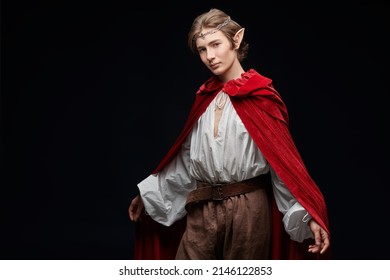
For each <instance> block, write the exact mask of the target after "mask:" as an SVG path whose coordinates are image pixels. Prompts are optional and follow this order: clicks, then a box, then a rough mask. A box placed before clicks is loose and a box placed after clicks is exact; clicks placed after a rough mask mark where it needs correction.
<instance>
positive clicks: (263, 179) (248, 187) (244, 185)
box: [186, 175, 270, 209]
mask: <svg viewBox="0 0 390 280" xmlns="http://www.w3.org/2000/svg"><path fill="white" fill-rule="evenodd" d="M269 182H270V181H269V176H267V175H260V176H257V177H254V178H251V179H248V180H244V181H241V182H235V183H227V184H209V183H205V182H198V188H197V189H195V190H193V191H192V192H190V193H189V195H188V197H187V202H186V209H187V208H188V207H189V205H190V204H193V203H197V202H201V201H205V200H224V199H227V198H228V197H231V196H235V195H240V194H244V193H248V192H251V191H254V190H257V189H260V188H262V187H265V186H267V184H268V183H269Z"/></svg>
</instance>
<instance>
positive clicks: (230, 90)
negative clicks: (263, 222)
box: [134, 69, 330, 259]
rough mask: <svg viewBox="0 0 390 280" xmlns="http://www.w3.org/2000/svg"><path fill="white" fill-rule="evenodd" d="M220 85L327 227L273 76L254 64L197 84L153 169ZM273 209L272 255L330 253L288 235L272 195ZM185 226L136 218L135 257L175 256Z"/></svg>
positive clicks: (176, 148) (267, 153)
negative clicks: (311, 249)
mask: <svg viewBox="0 0 390 280" xmlns="http://www.w3.org/2000/svg"><path fill="white" fill-rule="evenodd" d="M221 90H223V91H224V92H226V93H227V94H229V96H230V99H231V102H232V104H233V106H234V108H235V110H236V111H237V114H238V116H239V117H240V118H241V120H242V122H243V123H244V125H245V127H246V128H247V130H248V132H249V134H250V135H251V137H252V138H253V139H254V141H255V143H256V144H257V145H258V147H259V148H260V150H261V152H262V153H263V155H264V157H265V158H266V159H267V161H268V162H269V163H270V164H271V166H272V167H273V169H274V170H275V172H276V173H277V174H278V176H279V177H280V179H281V180H282V181H283V182H284V183H285V185H286V186H287V187H288V188H289V190H290V192H291V193H292V194H293V195H294V196H295V198H296V199H297V200H298V201H299V202H300V203H301V205H302V206H303V207H304V208H305V209H306V210H307V211H308V212H309V213H310V215H311V216H312V217H313V218H314V219H315V220H316V221H317V222H318V224H319V225H320V226H322V227H323V228H324V229H325V230H326V231H327V232H328V233H329V222H328V216H327V209H326V204H325V200H324V198H323V196H322V193H321V192H320V190H319V188H318V187H317V185H316V184H315V182H314V181H313V179H312V178H311V177H310V175H309V174H308V171H307V169H306V167H305V165H304V163H303V160H302V159H301V157H300V154H299V152H298V150H297V147H296V146H295V144H294V141H293V139H292V136H291V134H290V132H289V130H288V122H289V120H288V113H287V108H286V106H285V104H284V102H283V101H282V99H281V97H280V95H279V93H278V92H277V91H276V90H275V89H274V87H273V85H272V80H271V79H269V78H267V77H264V76H262V75H260V74H259V73H258V72H256V71H255V70H254V69H250V70H249V71H247V72H246V73H244V74H243V75H242V77H241V78H240V79H237V80H231V81H229V82H227V83H226V84H222V83H221V82H220V81H219V80H218V78H217V77H215V76H212V77H211V78H210V79H208V80H207V81H206V82H205V83H204V84H203V85H202V86H201V87H200V88H199V90H198V92H197V93H196V97H195V101H194V104H193V106H192V108H191V111H190V114H189V117H188V119H187V122H186V124H185V126H184V129H183V130H182V132H181V134H180V135H179V137H178V138H177V139H176V141H175V143H174V144H173V146H172V147H171V149H170V150H169V151H168V153H167V154H166V156H165V157H164V158H163V160H162V161H161V162H160V164H159V165H158V166H157V168H156V169H155V170H154V171H153V173H157V172H159V171H160V170H161V169H162V168H164V167H165V166H166V164H167V163H168V162H169V161H170V160H172V159H173V157H174V156H175V155H176V153H177V152H178V151H179V149H180V147H181V144H182V143H183V141H184V140H185V139H186V137H187V136H188V134H189V133H190V132H191V130H192V128H193V125H194V124H195V123H196V121H197V120H198V118H199V117H200V116H201V115H202V113H203V112H204V111H205V110H206V108H207V106H208V105H209V104H210V102H211V101H212V100H213V99H214V97H215V96H216V95H217V94H218V92H220V91H221ZM272 213H273V234H272V256H271V258H272V259H319V258H321V259H329V258H330V253H329V252H330V250H328V253H326V254H324V255H321V256H320V255H318V254H317V255H314V254H310V253H308V252H307V250H308V244H311V243H314V241H313V240H311V239H309V240H305V241H304V242H303V243H298V242H295V241H292V240H291V239H290V237H289V236H288V234H287V233H286V231H285V230H284V226H283V224H282V214H281V213H280V212H279V210H278V209H277V206H276V203H275V200H274V199H273V202H272ZM184 229H185V218H183V219H181V220H179V221H176V222H175V223H174V224H173V225H171V226H169V227H166V226H163V225H161V224H159V223H157V222H155V221H153V220H152V219H151V218H150V217H149V216H145V217H144V218H143V221H142V222H138V223H137V224H136V230H135V252H134V259H174V258H175V253H176V249H177V246H178V244H179V242H180V238H181V235H182V234H183V232H184Z"/></svg>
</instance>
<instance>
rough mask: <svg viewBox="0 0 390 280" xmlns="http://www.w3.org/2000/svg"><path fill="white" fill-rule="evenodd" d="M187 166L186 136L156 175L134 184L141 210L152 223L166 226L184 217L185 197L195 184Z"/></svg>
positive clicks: (188, 150) (187, 142)
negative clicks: (143, 209) (175, 152)
mask: <svg viewBox="0 0 390 280" xmlns="http://www.w3.org/2000/svg"><path fill="white" fill-rule="evenodd" d="M189 164H190V137H188V139H187V140H186V141H185V142H184V143H183V145H182V147H181V149H180V151H179V152H178V153H177V155H176V156H175V157H174V158H173V159H172V160H171V161H170V162H169V163H168V164H167V165H166V166H165V167H164V168H163V169H162V170H160V172H158V173H156V174H151V175H149V176H148V177H146V178H145V179H144V180H142V181H141V182H139V183H138V188H139V191H140V194H141V197H142V200H143V203H144V205H145V211H146V213H147V214H148V215H149V216H150V217H151V218H152V219H153V220H155V221H156V222H158V223H161V224H163V225H165V226H170V225H172V224H173V223H174V222H175V221H177V220H179V219H181V218H183V217H184V216H185V215H186V210H185V208H184V206H185V203H186V198H187V195H188V193H189V192H190V191H192V190H194V189H195V188H196V181H195V180H194V179H193V178H191V177H190V175H189Z"/></svg>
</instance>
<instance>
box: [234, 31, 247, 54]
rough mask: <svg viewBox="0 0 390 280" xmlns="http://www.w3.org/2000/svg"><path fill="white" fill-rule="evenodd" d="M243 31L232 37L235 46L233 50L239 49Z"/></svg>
mask: <svg viewBox="0 0 390 280" xmlns="http://www.w3.org/2000/svg"><path fill="white" fill-rule="evenodd" d="M244 31H245V28H241V29H240V30H238V31H237V32H236V34H235V35H234V38H233V39H234V42H235V46H234V47H235V49H239V48H240V44H241V42H242V39H243V38H244Z"/></svg>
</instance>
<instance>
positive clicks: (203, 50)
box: [198, 48, 206, 53]
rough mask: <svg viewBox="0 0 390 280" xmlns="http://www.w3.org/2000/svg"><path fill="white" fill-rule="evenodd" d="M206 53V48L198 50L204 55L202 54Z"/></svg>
mask: <svg viewBox="0 0 390 280" xmlns="http://www.w3.org/2000/svg"><path fill="white" fill-rule="evenodd" d="M205 51H206V49H205V48H201V49H198V52H199V53H202V52H205Z"/></svg>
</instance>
